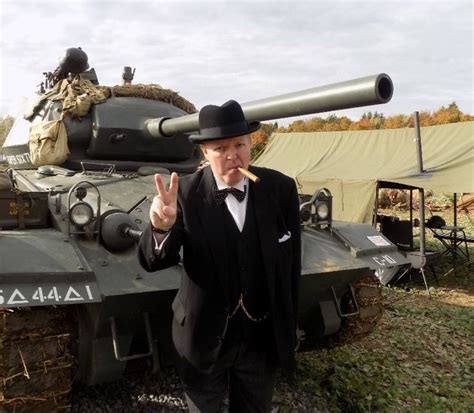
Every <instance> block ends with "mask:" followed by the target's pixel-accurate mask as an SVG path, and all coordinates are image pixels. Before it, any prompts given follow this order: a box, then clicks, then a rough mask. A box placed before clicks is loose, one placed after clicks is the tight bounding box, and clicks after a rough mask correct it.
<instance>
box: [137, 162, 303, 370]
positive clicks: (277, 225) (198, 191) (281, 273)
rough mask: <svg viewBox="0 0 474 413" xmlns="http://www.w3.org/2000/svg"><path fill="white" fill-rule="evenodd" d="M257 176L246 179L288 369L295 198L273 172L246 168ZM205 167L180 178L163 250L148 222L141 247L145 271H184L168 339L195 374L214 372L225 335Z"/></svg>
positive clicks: (213, 209)
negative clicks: (158, 250)
mask: <svg viewBox="0 0 474 413" xmlns="http://www.w3.org/2000/svg"><path fill="white" fill-rule="evenodd" d="M250 170H251V171H252V172H254V173H255V174H256V175H257V176H259V177H260V182H259V183H253V182H250V183H249V191H250V200H249V201H250V202H253V203H254V207H255V215H256V220H257V226H258V228H257V230H258V231H259V237H260V240H261V253H262V257H263V262H264V267H265V277H266V284H267V288H268V296H269V300H270V307H271V308H270V313H271V319H272V322H273V333H274V338H275V340H274V341H275V343H276V352H277V355H278V358H279V361H280V364H281V366H282V367H286V368H289V369H292V368H293V367H294V348H295V332H296V316H297V302H298V284H299V278H300V273H301V239H300V226H299V202H298V195H297V191H296V185H295V182H294V181H293V180H292V179H291V178H289V177H287V176H285V175H283V174H281V173H279V172H277V171H274V170H271V169H266V168H257V167H250ZM213 186H214V177H213V175H212V171H211V169H210V168H209V167H206V168H204V169H202V170H200V171H197V172H196V173H194V174H192V175H189V176H185V177H182V178H180V180H179V190H178V215H177V221H176V223H175V225H174V226H173V229H172V231H171V234H170V236H169V238H168V240H167V241H166V243H165V245H164V247H163V250H162V251H161V253H160V254H159V256H157V255H156V254H155V252H154V249H153V248H154V243H153V241H152V232H151V227H149V228H147V229H146V230H145V232H144V233H143V235H142V237H141V239H140V244H139V254H138V255H139V260H140V263H141V265H142V266H143V267H144V268H145V269H146V270H147V271H156V270H161V269H164V268H168V267H170V266H172V265H175V264H177V263H178V262H179V261H180V256H179V253H180V249H181V247H182V248H183V249H182V252H183V265H184V269H185V271H186V274H185V275H184V276H183V278H182V282H181V286H180V288H179V291H178V293H177V295H176V298H175V300H174V301H173V305H172V307H173V311H174V320H173V342H174V345H175V347H176V350H177V353H178V355H179V356H180V357H181V358H182V359H184V360H186V362H187V363H189V364H191V365H192V366H194V367H195V368H197V369H198V370H199V371H203V372H206V371H207V372H209V371H211V370H212V366H213V365H214V363H215V361H216V359H217V356H218V353H219V350H220V348H221V345H222V342H223V338H224V336H225V333H226V329H227V323H228V318H227V317H228V313H229V306H230V303H229V300H228V297H227V295H226V294H227V293H226V291H227V290H228V289H226V288H224V286H226V285H228V283H227V277H228V273H227V270H226V250H225V246H226V242H225V234H224V226H223V225H222V224H221V223H223V222H224V221H223V216H222V214H223V212H222V208H220V207H219V206H218V205H217V204H216V203H215V200H214V197H213V194H212V188H213Z"/></svg>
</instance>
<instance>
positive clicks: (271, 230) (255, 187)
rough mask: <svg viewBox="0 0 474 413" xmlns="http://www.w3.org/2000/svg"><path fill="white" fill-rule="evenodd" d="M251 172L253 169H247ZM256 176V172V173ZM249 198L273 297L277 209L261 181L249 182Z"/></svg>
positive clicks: (272, 197) (270, 194) (263, 182)
mask: <svg viewBox="0 0 474 413" xmlns="http://www.w3.org/2000/svg"><path fill="white" fill-rule="evenodd" d="M249 169H250V170H251V171H252V170H253V168H249ZM257 175H258V172H257ZM249 186H250V196H251V197H252V202H253V205H254V209H255V217H256V219H257V228H258V233H259V237H260V249H261V253H262V257H263V263H264V266H265V273H266V276H267V282H268V286H269V288H270V294H271V295H270V296H271V297H272V296H273V291H274V284H275V279H274V277H275V257H276V252H275V248H276V240H277V237H278V234H277V227H276V225H275V223H276V222H277V217H276V214H277V212H276V211H277V209H276V208H278V205H275V201H274V199H275V197H274V195H273V194H272V193H270V191H269V188H268V182H265V181H264V180H261V181H260V182H259V183H257V184H256V183H254V182H250V184H249Z"/></svg>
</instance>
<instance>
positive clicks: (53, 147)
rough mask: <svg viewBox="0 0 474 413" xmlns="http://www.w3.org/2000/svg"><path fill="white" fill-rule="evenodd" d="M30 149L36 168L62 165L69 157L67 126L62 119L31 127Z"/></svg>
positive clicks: (32, 161)
mask: <svg viewBox="0 0 474 413" xmlns="http://www.w3.org/2000/svg"><path fill="white" fill-rule="evenodd" d="M28 145H29V149H30V157H31V163H32V164H33V165H35V166H41V165H60V164H62V163H63V162H64V161H66V159H67V158H68V156H69V147H68V143H67V132H66V126H65V125H64V122H63V120H62V119H60V120H53V121H47V122H41V123H38V124H35V125H33V126H31V128H30V139H29V143H28Z"/></svg>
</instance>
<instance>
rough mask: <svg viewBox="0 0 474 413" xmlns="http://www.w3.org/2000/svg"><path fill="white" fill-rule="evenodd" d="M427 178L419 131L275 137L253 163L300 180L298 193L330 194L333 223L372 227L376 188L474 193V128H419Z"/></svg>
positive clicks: (471, 125)
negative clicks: (419, 159)
mask: <svg viewBox="0 0 474 413" xmlns="http://www.w3.org/2000/svg"><path fill="white" fill-rule="evenodd" d="M421 143H422V153H423V167H424V172H423V173H419V172H418V163H417V153H416V144H415V129H414V128H406V129H386V130H370V131H353V132H307V133H276V134H274V135H273V136H272V138H271V140H270V142H269V143H268V145H267V147H266V148H265V151H264V152H263V153H262V154H261V155H260V157H259V158H258V159H257V160H256V161H255V162H254V164H255V165H257V166H263V167H268V168H273V169H277V170H279V171H281V172H283V173H284V174H286V175H288V176H291V177H293V178H295V179H296V181H297V183H298V186H299V191H300V193H304V194H312V193H313V192H314V191H315V190H316V189H318V188H328V189H329V190H330V191H331V193H332V195H333V217H334V218H335V219H338V220H344V221H352V222H368V223H370V222H372V214H373V211H374V206H375V198H376V192H377V184H380V183H384V184H385V186H389V185H390V184H392V185H393V186H394V187H397V186H400V185H401V186H407V187H414V188H425V189H431V190H433V191H435V192H443V193H462V192H474V151H473V149H474V122H460V123H454V124H447V125H438V126H430V127H424V128H421Z"/></svg>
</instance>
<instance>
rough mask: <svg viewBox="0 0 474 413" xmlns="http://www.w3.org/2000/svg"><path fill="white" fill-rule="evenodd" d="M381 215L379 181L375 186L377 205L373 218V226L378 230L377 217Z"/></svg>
mask: <svg viewBox="0 0 474 413" xmlns="http://www.w3.org/2000/svg"><path fill="white" fill-rule="evenodd" d="M378 213H379V181H377V184H376V185H375V205H374V215H373V216H372V226H373V227H374V228H377V215H378Z"/></svg>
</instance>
